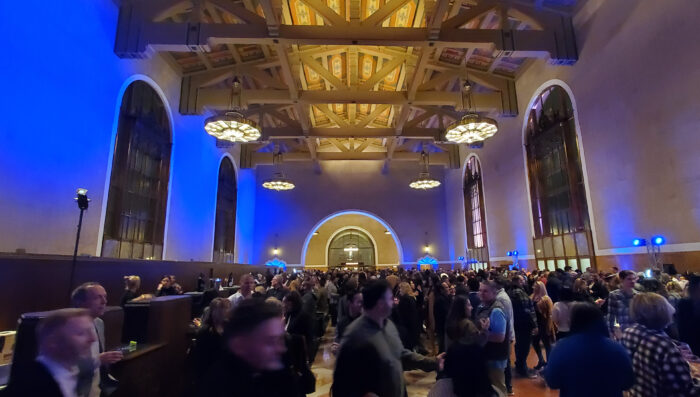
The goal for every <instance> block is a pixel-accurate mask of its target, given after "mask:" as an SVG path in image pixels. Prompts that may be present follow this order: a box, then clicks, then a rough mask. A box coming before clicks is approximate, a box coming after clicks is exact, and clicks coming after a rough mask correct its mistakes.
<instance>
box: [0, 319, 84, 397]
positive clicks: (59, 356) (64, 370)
mask: <svg viewBox="0 0 700 397" xmlns="http://www.w3.org/2000/svg"><path fill="white" fill-rule="evenodd" d="M37 339H38V345H39V355H38V356H37V358H36V361H34V362H33V363H31V364H29V365H27V366H25V367H23V368H22V369H21V371H18V372H14V371H13V373H12V377H11V378H10V382H9V384H8V386H7V396H10V397H20V396H42V397H84V396H86V394H85V393H87V391H88V390H87V388H85V387H81V385H84V384H85V383H86V382H89V381H90V379H81V377H80V370H79V368H78V365H79V363H80V362H81V361H83V360H85V359H89V358H90V356H91V350H90V349H91V347H92V344H93V343H94V342H95V341H97V335H96V334H95V326H94V324H93V322H92V318H91V317H90V313H89V312H88V311H87V310H85V309H60V310H55V311H54V312H52V313H51V314H50V315H49V316H48V317H46V318H45V319H43V320H41V322H40V323H39V327H38V329H37ZM78 390H84V392H83V393H80V392H78Z"/></svg>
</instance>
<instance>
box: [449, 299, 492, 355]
mask: <svg viewBox="0 0 700 397" xmlns="http://www.w3.org/2000/svg"><path fill="white" fill-rule="evenodd" d="M471 318H472V305H471V302H470V301H469V298H468V297H466V296H464V295H456V296H455V297H454V299H452V305H451V306H450V310H449V312H448V313H447V320H446V321H445V336H444V338H445V350H449V348H450V346H452V345H453V344H455V343H462V344H466V345H470V344H475V343H476V344H480V343H481V342H482V340H481V338H482V336H483V335H485V333H484V331H487V330H488V319H485V322H482V323H481V324H480V326H479V327H477V325H476V324H474V322H473V321H472V320H471Z"/></svg>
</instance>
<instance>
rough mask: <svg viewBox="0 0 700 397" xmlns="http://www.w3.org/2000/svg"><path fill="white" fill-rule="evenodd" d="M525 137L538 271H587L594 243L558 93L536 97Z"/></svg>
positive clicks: (572, 133)
mask: <svg viewBox="0 0 700 397" xmlns="http://www.w3.org/2000/svg"><path fill="white" fill-rule="evenodd" d="M525 134H526V135H525V148H526V153H527V167H528V178H529V182H530V198H531V202H532V217H533V223H534V226H535V236H534V246H535V258H536V259H537V265H538V267H539V268H540V269H544V268H547V269H549V270H554V269H555V268H562V269H563V268H564V267H566V266H571V267H572V268H573V269H581V270H585V269H586V268H588V267H590V266H591V265H592V262H593V261H594V258H595V256H594V253H593V244H592V241H593V239H592V236H591V225H590V221H589V217H588V206H587V204H586V189H585V185H584V182H583V171H582V167H581V157H580V153H579V142H578V140H577V137H576V121H575V119H574V109H573V106H572V103H571V98H569V95H568V94H567V92H566V91H565V90H564V89H563V88H562V87H560V86H558V85H554V86H551V87H548V88H546V89H545V90H544V91H542V92H541V93H540V94H539V95H538V97H537V98H536V99H535V102H534V104H533V106H532V108H531V109H530V114H529V117H528V122H527V126H526V129H525Z"/></svg>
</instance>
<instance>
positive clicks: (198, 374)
mask: <svg viewBox="0 0 700 397" xmlns="http://www.w3.org/2000/svg"><path fill="white" fill-rule="evenodd" d="M230 313H231V301H229V300H228V299H226V298H214V299H213V300H212V301H211V303H210V304H209V307H208V310H207V315H205V316H203V317H204V319H203V320H202V327H201V328H200V329H199V331H197V336H196V337H195V342H194V346H192V349H191V351H190V357H191V365H192V368H193V370H194V378H195V384H196V385H201V382H202V381H203V379H204V378H205V375H206V374H207V373H208V371H209V369H210V368H211V366H212V364H214V363H216V362H217V361H218V359H219V358H221V357H222V356H223V355H224V354H225V351H226V347H225V341H224V325H225V324H226V322H227V321H228V317H229V314H230Z"/></svg>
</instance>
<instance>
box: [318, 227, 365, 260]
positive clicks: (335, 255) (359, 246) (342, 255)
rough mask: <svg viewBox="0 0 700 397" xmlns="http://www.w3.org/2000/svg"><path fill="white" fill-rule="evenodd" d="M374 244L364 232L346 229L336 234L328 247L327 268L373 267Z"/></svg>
mask: <svg viewBox="0 0 700 397" xmlns="http://www.w3.org/2000/svg"><path fill="white" fill-rule="evenodd" d="M375 259H376V258H375V257H374V243H372V239H371V238H369V236H367V235H366V234H365V233H364V232H362V231H360V230H357V229H348V230H344V231H342V232H340V233H338V234H337V235H336V236H335V237H333V240H332V241H331V243H330V245H329V246H328V267H329V268H330V267H352V268H363V267H374V266H375Z"/></svg>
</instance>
